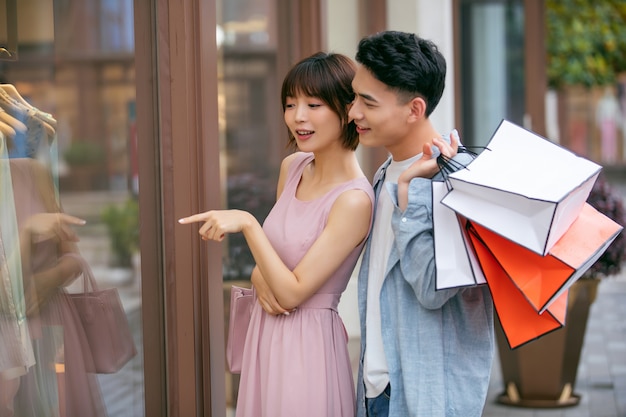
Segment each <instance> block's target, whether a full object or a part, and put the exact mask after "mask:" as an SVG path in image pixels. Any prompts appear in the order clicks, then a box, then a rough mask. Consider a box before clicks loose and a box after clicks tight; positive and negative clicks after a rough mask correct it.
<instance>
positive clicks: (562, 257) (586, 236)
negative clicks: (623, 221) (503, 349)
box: [472, 203, 622, 313]
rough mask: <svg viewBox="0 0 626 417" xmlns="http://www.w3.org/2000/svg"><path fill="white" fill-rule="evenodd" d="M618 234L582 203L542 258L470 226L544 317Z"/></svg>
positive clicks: (617, 228) (616, 228)
mask: <svg viewBox="0 0 626 417" xmlns="http://www.w3.org/2000/svg"><path fill="white" fill-rule="evenodd" d="M621 230H622V226H620V225H619V224H617V223H616V222H614V221H613V220H611V219H610V218H609V217H607V216H605V215H604V214H602V213H600V212H599V211H597V210H596V209H595V208H593V207H592V206H591V205H589V204H588V203H585V204H584V205H583V209H582V211H581V213H580V214H579V215H578V217H577V218H576V220H575V221H574V223H572V225H571V226H570V228H569V229H568V230H567V232H566V233H565V234H564V235H563V236H562V237H561V239H559V241H558V242H557V243H556V244H555V245H554V246H553V247H552V249H550V252H548V254H547V255H545V256H541V255H539V254H537V253H535V252H533V251H531V250H529V249H527V248H524V247H523V246H520V245H518V244H516V243H514V242H512V241H511V240H508V239H506V238H504V237H502V236H501V235H498V234H497V233H494V232H492V231H491V230H489V229H487V228H484V227H482V226H481V225H478V224H474V225H473V229H472V232H473V233H475V234H476V235H477V236H478V237H479V238H480V240H481V242H482V243H483V244H484V245H485V246H486V247H487V248H488V249H489V251H490V252H491V254H492V255H493V256H494V257H495V259H496V260H497V262H498V263H499V264H500V266H501V267H502V269H503V270H504V271H505V272H506V274H507V275H508V276H509V277H510V279H511V281H512V282H513V283H514V284H515V286H516V288H517V289H518V290H519V291H521V292H522V294H524V297H526V299H527V300H528V302H529V303H530V304H531V305H532V306H533V308H534V309H535V310H537V311H538V312H539V313H543V312H545V310H546V309H547V308H548V307H549V306H550V305H551V304H552V303H553V302H554V301H555V300H556V299H557V298H558V297H559V296H560V295H561V294H562V293H563V292H565V291H566V290H567V289H568V288H569V287H571V285H572V284H573V283H574V282H576V280H577V279H578V278H580V277H581V276H582V275H583V274H584V273H585V272H586V271H587V270H588V269H589V268H590V267H591V265H593V263H594V262H595V261H596V260H597V259H598V258H599V257H600V256H601V255H602V254H603V253H604V251H605V250H606V249H607V247H608V246H609V245H610V244H611V242H613V240H614V239H615V238H616V237H617V235H618V234H619V233H620V232H621Z"/></svg>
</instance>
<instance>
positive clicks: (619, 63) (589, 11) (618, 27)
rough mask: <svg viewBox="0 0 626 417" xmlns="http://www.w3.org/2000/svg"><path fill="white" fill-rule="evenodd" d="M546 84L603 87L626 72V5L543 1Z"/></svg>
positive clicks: (610, 0) (615, 0)
mask: <svg viewBox="0 0 626 417" xmlns="http://www.w3.org/2000/svg"><path fill="white" fill-rule="evenodd" d="M546 23H547V34H546V35H547V52H548V83H549V84H550V86H551V87H555V88H558V87H560V86H562V85H575V84H578V85H584V86H587V87H589V86H593V85H606V84H612V83H614V82H615V79H616V75H617V74H618V73H619V72H621V71H624V70H626V2H624V1H623V0H603V1H596V0H546Z"/></svg>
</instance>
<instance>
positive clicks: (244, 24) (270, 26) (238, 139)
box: [217, 0, 287, 412]
mask: <svg viewBox="0 0 626 417" xmlns="http://www.w3.org/2000/svg"><path fill="white" fill-rule="evenodd" d="M275 8H276V4H275V1H274V0H236V1H230V0H229V1H222V2H221V3H218V10H221V13H218V29H217V30H218V37H217V38H218V43H219V44H218V47H219V51H220V55H221V57H222V60H221V63H220V75H219V91H220V100H219V103H220V110H219V111H220V115H221V117H220V131H221V134H222V139H223V140H222V146H221V152H222V155H221V158H220V160H221V161H222V162H223V172H224V178H223V190H224V201H225V205H226V206H227V207H229V208H237V209H242V210H246V211H249V212H251V213H252V214H253V215H254V216H255V217H256V218H257V219H258V220H259V221H260V222H262V221H263V220H264V219H265V217H266V216H267V214H268V213H269V210H270V209H271V207H272V205H273V204H274V202H275V200H276V181H277V179H278V171H279V168H280V161H281V159H282V158H281V155H283V152H284V150H285V145H286V141H287V131H286V128H283V125H282V112H281V109H280V100H279V98H280V90H279V89H280V84H279V80H278V76H277V64H276V60H277V51H276V50H277V47H276V45H277V39H276V36H277V35H276V32H277V28H276V17H275ZM223 265H224V274H223V276H224V295H225V297H224V300H225V302H226V303H228V301H229V294H230V287H231V285H233V284H236V285H241V286H249V285H250V282H249V281H250V274H251V272H252V268H253V267H254V259H253V258H252V254H251V253H250V250H249V249H248V246H247V244H246V241H245V239H244V238H243V236H242V235H241V234H235V235H229V236H228V250H227V251H225V259H224V264H223ZM227 305H228V304H227ZM225 311H228V308H225ZM225 319H226V324H228V317H225ZM226 328H227V326H226ZM238 385H239V378H238V375H231V374H230V373H227V375H226V396H227V398H226V401H227V407H228V409H229V412H232V411H233V410H234V408H235V404H236V401H237V390H238Z"/></svg>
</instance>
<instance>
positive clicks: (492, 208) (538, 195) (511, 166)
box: [442, 120, 602, 255]
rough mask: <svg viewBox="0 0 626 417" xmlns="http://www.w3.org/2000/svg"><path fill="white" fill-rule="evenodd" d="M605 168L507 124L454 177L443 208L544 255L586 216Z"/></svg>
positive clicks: (450, 182) (452, 174)
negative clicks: (583, 213)
mask: <svg viewBox="0 0 626 417" xmlns="http://www.w3.org/2000/svg"><path fill="white" fill-rule="evenodd" d="M601 169H602V167H601V166H600V165H598V164H596V163H594V162H592V161H589V160H587V159H585V158H582V157H579V156H577V155H575V154H574V153H572V152H570V151H568V150H567V149H565V148H562V147H561V146H559V145H556V144H554V143H552V142H550V141H548V140H547V139H545V138H543V137H541V136H539V135H537V134H535V133H533V132H531V131H529V130H526V129H524V128H522V127H519V126H517V125H515V124H513V123H511V122H509V121H506V120H503V121H502V122H501V123H500V126H499V127H498V128H497V129H496V131H495V133H494V134H493V136H492V138H491V140H490V142H489V144H488V145H487V149H485V150H484V151H482V152H481V153H480V154H479V155H478V156H477V157H476V158H475V159H474V160H473V161H472V162H471V163H470V164H469V165H468V166H467V167H466V168H465V169H461V170H459V171H456V172H454V173H451V174H450V175H449V176H448V181H449V184H450V186H451V187H452V190H451V191H450V192H449V193H448V194H447V195H446V196H445V197H444V198H443V200H442V203H443V204H444V205H446V206H447V207H449V208H451V209H453V210H454V211H456V212H457V213H458V214H460V215H462V216H464V217H466V218H467V219H469V220H471V221H474V222H476V223H478V224H480V225H482V226H484V227H486V228H488V229H490V230H492V231H494V232H496V233H498V234H500V235H502V236H504V237H506V238H508V239H510V240H512V241H513V242H515V243H517V244H519V245H522V246H524V247H526V248H528V249H530V250H532V251H533V252H536V253H538V254H540V255H546V254H547V253H548V251H549V250H550V249H551V248H552V246H553V245H554V244H555V243H556V242H557V241H558V240H559V239H560V238H561V236H563V235H564V234H565V232H566V231H567V229H568V228H569V227H570V226H571V224H572V223H573V222H574V220H576V218H577V217H578V214H579V213H580V211H581V210H582V207H583V205H584V204H585V201H586V200H587V197H588V196H589V193H590V192H591V188H592V187H593V184H594V183H595V181H596V179H597V177H598V175H599V174H600V170H601Z"/></svg>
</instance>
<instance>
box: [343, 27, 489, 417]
mask: <svg viewBox="0 0 626 417" xmlns="http://www.w3.org/2000/svg"><path fill="white" fill-rule="evenodd" d="M356 61H357V62H358V64H359V66H358V68H357V72H356V75H355V78H354V80H353V82H352V86H353V89H354V92H355V101H354V103H353V105H352V108H351V110H350V117H351V118H353V119H354V120H355V122H356V125H357V130H358V132H359V140H360V142H361V143H362V144H363V145H366V146H384V147H385V148H386V150H387V151H388V152H389V153H390V154H391V156H390V158H389V159H388V160H387V161H386V162H385V163H384V164H383V165H382V166H381V167H380V169H379V171H378V173H377V174H376V176H375V177H374V190H375V193H376V208H375V210H376V211H375V217H374V226H373V228H372V234H371V237H370V238H369V240H368V242H367V244H366V249H365V252H364V255H363V259H362V264H361V270H360V273H359V290H358V292H359V314H360V317H361V361H360V367H359V379H358V381H357V384H358V387H357V410H358V412H357V415H358V416H359V417H364V416H369V417H377V416H392V417H395V416H403V417H404V416H419V417H451V416H459V417H473V416H476V417H480V415H481V414H482V409H483V406H484V402H485V398H486V394H487V388H488V384H489V376H490V372H491V363H492V359H493V354H494V332H493V304H492V300H491V297H490V294H489V290H488V288H487V287H486V286H482V287H473V288H458V289H449V290H441V291H438V290H436V289H435V276H436V272H435V259H434V244H433V223H432V191H431V179H432V178H433V177H434V176H436V175H441V174H438V167H437V163H436V159H435V158H434V153H435V152H436V150H437V149H438V150H439V152H441V153H443V154H444V155H446V156H448V157H454V158H455V159H458V160H460V161H463V159H462V157H463V156H465V155H466V154H458V155H457V153H456V152H457V145H458V137H457V136H456V132H455V131H453V132H452V133H451V134H450V135H449V136H448V137H443V136H442V135H441V134H439V133H438V132H437V131H436V129H435V128H434V126H433V125H432V124H431V122H430V120H429V116H430V114H431V113H432V111H433V110H434V109H435V107H436V106H437V104H438V102H439V99H440V98H441V95H442V93H443V89H444V83H445V75H446V62H445V59H444V58H443V56H442V55H441V53H440V52H439V51H438V49H437V47H436V45H434V44H433V43H432V42H430V41H428V40H425V39H421V38H419V37H418V36H416V35H414V34H409V33H403V32H393V31H389V32H382V33H378V34H375V35H372V36H369V37H366V38H364V39H362V40H361V42H360V43H359V47H358V51H357V54H356ZM463 162H468V161H467V160H464V161H463Z"/></svg>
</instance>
